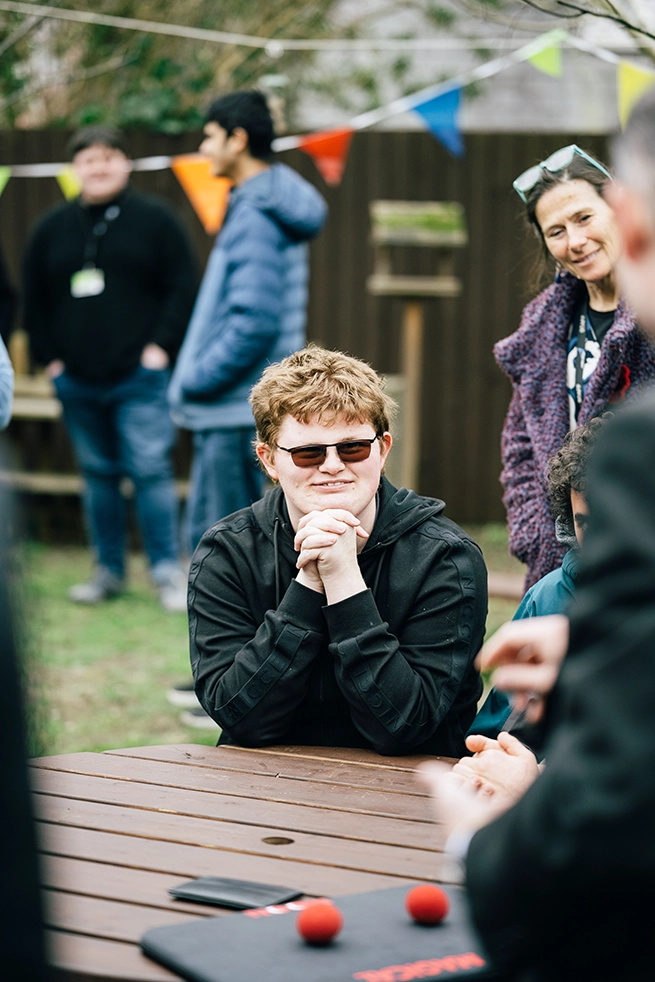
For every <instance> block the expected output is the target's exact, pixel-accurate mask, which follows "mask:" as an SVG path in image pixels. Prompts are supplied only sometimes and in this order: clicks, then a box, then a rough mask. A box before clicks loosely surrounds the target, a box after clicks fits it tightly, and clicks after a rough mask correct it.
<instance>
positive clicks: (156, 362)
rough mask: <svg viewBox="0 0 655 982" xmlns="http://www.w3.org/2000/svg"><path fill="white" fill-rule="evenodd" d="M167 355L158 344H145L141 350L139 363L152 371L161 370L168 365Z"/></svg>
mask: <svg viewBox="0 0 655 982" xmlns="http://www.w3.org/2000/svg"><path fill="white" fill-rule="evenodd" d="M169 360H170V359H169V357H168V355H167V353H166V352H165V351H164V349H163V348H160V347H159V345H158V344H154V343H152V344H147V345H146V346H145V348H144V349H143V351H142V352H141V364H142V365H143V367H144V368H149V369H150V371H152V372H161V371H162V370H163V369H164V368H167V367H168V362H169Z"/></svg>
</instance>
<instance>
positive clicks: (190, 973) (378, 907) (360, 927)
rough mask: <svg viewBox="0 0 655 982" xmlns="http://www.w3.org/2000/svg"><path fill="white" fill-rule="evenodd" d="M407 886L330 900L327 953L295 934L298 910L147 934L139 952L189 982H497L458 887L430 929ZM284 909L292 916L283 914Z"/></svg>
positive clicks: (208, 920) (449, 891)
mask: <svg viewBox="0 0 655 982" xmlns="http://www.w3.org/2000/svg"><path fill="white" fill-rule="evenodd" d="M408 889H410V888H409V887H407V886H403V887H392V888H391V889H388V890H376V891H375V892H374V893H360V894H354V895H351V896H347V897H337V898H334V902H335V903H336V904H337V906H338V907H339V908H340V910H341V911H342V913H343V917H344V925H343V929H342V930H341V933H340V934H339V935H338V936H337V937H336V938H335V939H334V940H333V941H332V942H331V943H330V944H329V945H327V946H325V947H314V946H312V945H308V944H306V943H305V942H304V941H303V940H302V938H301V937H300V936H299V934H298V932H297V931H296V917H297V910H298V907H299V904H293V903H292V904H288V905H285V906H284V907H281V908H276V909H277V910H279V911H280V913H270V912H269V911H266V910H263V911H262V910H254V911H246V912H245V913H242V914H235V915H233V916H229V917H228V916H225V917H215V918H211V917H210V918H204V919H203V920H201V921H193V922H192V923H188V924H179V925H174V926H173V927H170V926H169V927H159V928H151V930H149V931H147V932H146V933H145V934H144V936H143V938H142V939H141V947H142V949H143V951H144V952H145V953H146V954H147V955H149V956H150V957H152V958H154V959H156V960H157V961H159V962H161V963H162V964H163V965H166V966H167V967H168V968H171V969H173V971H175V972H178V974H180V975H182V976H183V977H184V978H187V979H191V980H192V982H256V980H258V979H262V980H266V982H351V980H356V982H412V980H414V979H424V980H426V982H427V980H430V979H439V980H442V982H443V980H445V979H448V978H451V977H453V978H457V979H473V978H476V979H496V978H498V976H496V975H495V973H493V972H492V970H491V968H490V966H489V964H488V959H487V956H486V955H485V953H484V951H483V948H482V945H481V943H480V941H479V939H478V938H477V936H476V934H475V930H474V928H473V927H472V925H471V922H470V920H469V917H468V912H467V908H466V903H465V894H464V890H463V889H462V888H461V887H446V888H444V889H445V890H446V893H447V894H448V896H449V898H450V904H451V906H450V912H449V914H448V916H447V917H446V919H445V920H444V921H443V922H442V923H441V924H439V925H437V926H435V927H424V926H421V925H419V924H415V923H414V922H413V921H412V920H411V918H410V917H409V915H408V913H407V911H406V910H405V895H406V893H407V891H408ZM288 908H291V909H288Z"/></svg>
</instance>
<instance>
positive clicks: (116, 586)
mask: <svg viewBox="0 0 655 982" xmlns="http://www.w3.org/2000/svg"><path fill="white" fill-rule="evenodd" d="M124 587H125V584H124V581H123V579H122V578H121V577H119V576H116V574H115V573H112V571H111V570H110V569H107V567H106V566H97V567H96V570H95V573H94V574H93V576H92V578H91V579H90V580H89V582H88V583H76V584H75V586H72V587H71V588H70V590H69V591H68V599H69V600H72V601H73V603H76V604H100V603H102V602H103V601H104V600H111V598H112V597H117V596H118V594H119V593H122V592H123V590H124Z"/></svg>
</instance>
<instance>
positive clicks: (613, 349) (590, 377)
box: [494, 145, 655, 589]
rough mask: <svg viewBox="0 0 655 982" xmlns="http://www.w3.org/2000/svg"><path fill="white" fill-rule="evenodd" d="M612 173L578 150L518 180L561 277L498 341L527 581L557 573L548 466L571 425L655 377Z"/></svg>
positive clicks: (516, 537)
mask: <svg viewBox="0 0 655 982" xmlns="http://www.w3.org/2000/svg"><path fill="white" fill-rule="evenodd" d="M611 180H612V178H611V175H610V173H609V171H608V170H607V169H606V168H605V167H604V166H603V165H602V164H601V163H600V162H599V161H597V160H595V159H594V158H593V157H592V156H591V155H589V154H587V153H586V152H585V151H584V150H581V149H580V148H579V147H577V146H575V145H571V146H568V147H563V148H562V149H560V150H558V151H556V152H555V153H554V154H552V155H551V156H550V157H548V158H547V159H546V160H544V161H542V162H541V163H540V164H537V165H536V166H534V167H531V168H529V169H528V170H527V171H525V172H524V173H523V174H521V175H520V176H519V177H518V178H517V179H516V181H514V185H513V187H514V190H515V191H516V192H517V194H518V195H519V197H520V198H521V200H522V201H523V203H524V205H525V207H526V215H527V219H528V222H529V223H530V225H531V226H532V228H533V230H534V231H535V233H536V235H537V237H538V239H539V240H540V243H541V246H542V250H543V256H544V258H545V260H547V262H548V265H549V266H551V267H554V272H555V274H556V275H555V282H554V283H552V284H551V285H550V286H549V287H547V288H546V289H545V290H544V291H543V292H542V293H540V294H539V296H537V297H536V298H535V299H534V300H533V301H532V302H531V303H529V304H528V306H527V307H526V308H525V310H524V311H523V317H522V319H521V325H520V327H519V329H518V331H516V332H515V333H514V334H512V335H510V337H508V338H505V339H504V340H503V341H499V342H498V344H496V346H495V348H494V355H495V357H496V361H497V362H498V365H499V366H500V367H501V368H502V370H503V371H504V372H505V373H506V374H507V375H508V376H509V378H510V379H511V381H512V386H513V394H512V400H511V402H510V406H509V410H508V413H507V418H506V420H505V425H504V428H503V435H502V444H501V450H502V461H503V471H502V474H501V482H502V484H503V488H504V496H503V501H504V503H505V507H506V509H507V521H508V527H509V543H510V552H512V553H513V554H514V555H515V556H516V557H517V558H518V559H520V560H521V562H523V563H525V564H526V565H527V574H526V581H525V586H526V589H527V588H528V587H530V586H532V584H533V583H535V582H536V581H537V580H539V579H541V577H542V576H545V575H546V573H549V572H550V571H551V570H554V569H556V568H557V567H558V566H559V565H560V564H561V561H562V558H563V556H564V553H565V552H566V545H565V544H560V543H559V542H558V541H557V538H556V535H555V525H554V520H553V516H552V513H551V511H550V506H549V503H548V495H547V490H546V480H545V475H546V470H547V465H548V461H549V460H550V458H551V457H553V456H554V454H555V453H557V451H558V450H559V449H560V447H561V446H562V444H563V442H564V438H565V437H566V434H567V432H569V431H570V430H572V429H575V428H576V427H577V426H580V425H581V424H583V423H586V422H587V421H588V420H589V419H591V418H592V417H594V416H599V415H600V414H601V413H603V412H604V411H605V410H606V409H608V408H611V407H612V406H613V405H615V404H617V403H620V402H621V401H622V400H623V398H624V397H625V395H626V393H627V391H628V389H629V388H631V387H632V386H634V385H636V384H638V383H641V382H643V381H646V380H648V379H652V378H655V352H654V351H653V348H652V346H651V344H650V342H649V341H648V340H647V338H646V337H645V335H643V334H642V332H641V331H640V329H639V328H638V326H637V325H636V323H635V319H634V316H633V314H632V312H631V311H630V310H629V308H628V307H627V305H626V303H625V301H624V300H623V299H622V298H621V297H620V295H619V289H618V286H617V281H616V275H615V266H616V261H617V259H618V253H619V237H618V231H617V227H616V223H615V220H614V213H613V212H612V210H611V208H610V207H609V205H608V204H607V203H606V202H605V200H604V198H603V197H602V193H603V187H604V185H605V184H606V182H607V181H611Z"/></svg>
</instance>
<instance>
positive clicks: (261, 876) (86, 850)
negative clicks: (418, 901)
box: [39, 823, 441, 896]
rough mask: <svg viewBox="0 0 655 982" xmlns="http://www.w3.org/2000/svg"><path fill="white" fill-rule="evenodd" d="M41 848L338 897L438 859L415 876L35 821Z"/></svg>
mask: <svg viewBox="0 0 655 982" xmlns="http://www.w3.org/2000/svg"><path fill="white" fill-rule="evenodd" d="M39 824H40V826H41V827H40V828H39V842H40V843H41V850H42V851H43V852H46V853H52V854H54V855H58V856H72V857H74V858H76V859H87V860H93V859H97V858H98V857H99V856H101V857H102V858H103V860H104V861H105V862H108V863H112V864H114V865H116V866H122V867H125V868H127V869H130V868H132V869H140V870H152V871H155V872H160V873H176V874H178V875H179V876H180V877H181V878H186V879H191V878H192V877H195V876H230V877H234V878H235V879H241V880H255V881H261V882H262V883H275V884H283V885H286V886H289V887H295V888H296V889H298V890H301V891H302V892H303V893H305V894H309V895H311V896H320V895H325V896H338V895H339V894H341V893H343V894H349V893H363V892H365V891H366V890H382V889H384V888H385V887H390V886H398V885H399V884H401V883H409V882H411V881H412V880H419V879H421V880H426V881H427V880H435V879H437V878H438V877H439V875H440V872H441V870H440V867H441V861H440V857H439V855H438V854H436V853H435V854H433V855H434V857H435V858H434V864H433V865H432V866H431V867H430V868H429V869H425V870H422V871H421V874H422V875H420V876H414V875H411V876H408V875H404V876H403V875H401V874H391V873H378V872H375V871H359V870H350V869H343V868H341V867H338V866H328V865H327V864H322V863H313V864H310V863H302V862H297V861H294V860H285V859H275V858H272V857H268V856H251V855H248V854H246V853H235V852H222V851H221V850H218V849H207V848H203V847H202V846H192V845H184V844H181V843H174V842H158V841H154V840H151V839H135V838H131V837H129V836H125V835H117V834H114V833H111V832H95V831H93V830H90V829H78V828H69V827H66V826H61V825H50V824H44V823H39Z"/></svg>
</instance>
